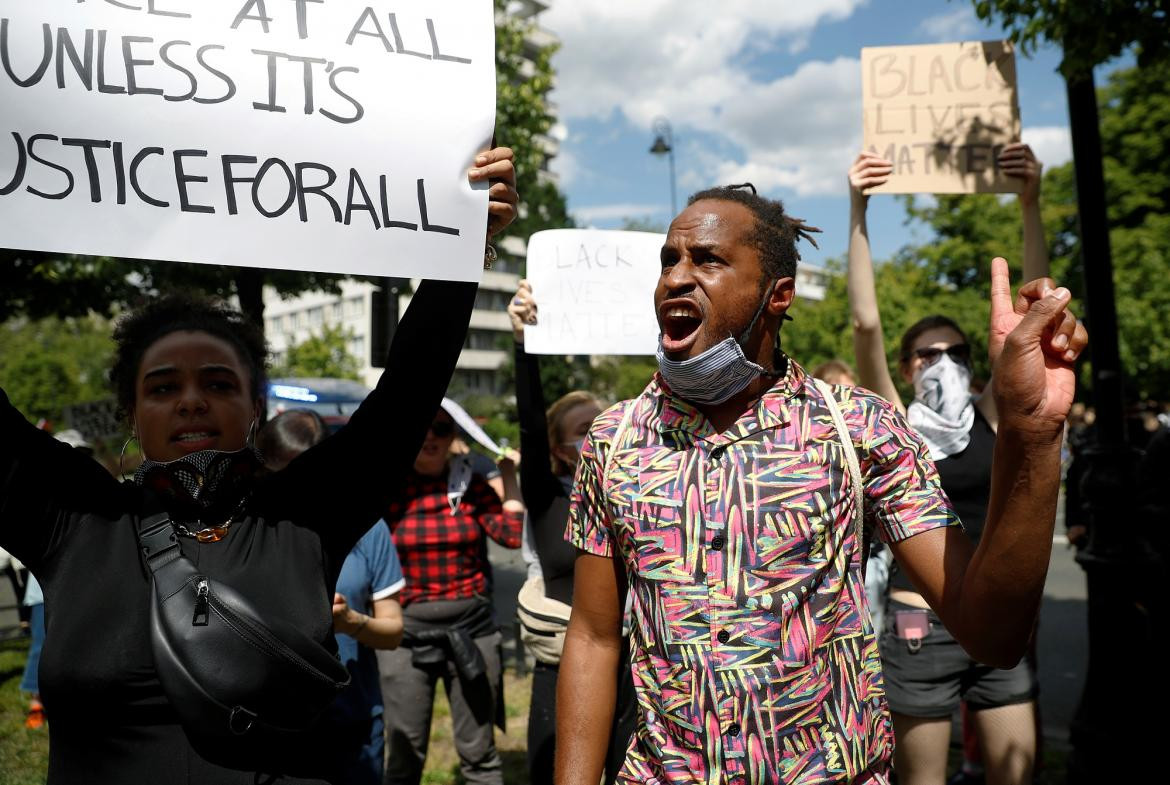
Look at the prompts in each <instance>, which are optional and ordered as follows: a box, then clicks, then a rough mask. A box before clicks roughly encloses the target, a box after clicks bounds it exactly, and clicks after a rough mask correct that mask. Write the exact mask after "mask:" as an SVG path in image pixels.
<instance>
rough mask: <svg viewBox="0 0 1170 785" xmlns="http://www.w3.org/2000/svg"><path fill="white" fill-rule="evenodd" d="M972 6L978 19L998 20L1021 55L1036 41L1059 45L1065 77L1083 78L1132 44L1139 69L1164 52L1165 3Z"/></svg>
mask: <svg viewBox="0 0 1170 785" xmlns="http://www.w3.org/2000/svg"><path fill="white" fill-rule="evenodd" d="M974 5H975V13H976V14H977V15H978V16H979V18H980V19H983V20H986V21H992V20H994V19H996V18H997V17H998V18H1000V19H1001V20H1002V23H1003V26H1004V29H1005V30H1006V31H1007V32H1008V33H1009V34H1010V36H1011V39H1012V40H1013V41H1015V42H1016V43H1018V44H1020V48H1021V49H1022V50H1023V51H1024V52H1025V53H1028V52H1030V51H1032V50H1034V49H1035V48H1036V46H1037V44H1039V43H1040V42H1041V41H1051V42H1052V43H1055V44H1058V45H1059V46H1062V47H1063V48H1064V61H1063V62H1062V63H1061V66H1060V68H1061V71H1062V72H1063V73H1064V75H1065V76H1071V77H1077V76H1082V75H1085V74H1087V73H1089V72H1090V71H1091V70H1092V68H1093V66H1095V65H1099V64H1100V63H1104V62H1105V61H1106V60H1109V59H1110V58H1112V57H1116V56H1117V55H1119V54H1121V53H1122V52H1124V51H1125V50H1126V49H1128V48H1129V47H1130V46H1132V45H1134V44H1136V45H1137V46H1138V47H1139V59H1138V62H1139V64H1141V65H1143V66H1145V65H1148V64H1150V63H1152V62H1154V61H1156V60H1159V59H1162V60H1164V59H1165V58H1166V56H1167V54H1168V53H1170V36H1168V35H1167V34H1166V30H1167V25H1170V18H1167V11H1168V5H1167V3H1166V2H1165V0H1093V1H1092V2H1085V0H974Z"/></svg>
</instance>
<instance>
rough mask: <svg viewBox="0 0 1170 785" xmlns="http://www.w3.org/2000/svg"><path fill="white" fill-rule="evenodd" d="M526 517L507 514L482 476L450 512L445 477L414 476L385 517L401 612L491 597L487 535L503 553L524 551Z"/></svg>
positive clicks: (411, 476) (473, 477)
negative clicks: (402, 581)
mask: <svg viewBox="0 0 1170 785" xmlns="http://www.w3.org/2000/svg"><path fill="white" fill-rule="evenodd" d="M523 520H524V516H523V515H522V514H520V513H509V512H504V507H503V505H502V504H501V503H500V497H499V496H497V495H496V492H495V491H493V490H492V488H491V486H490V485H488V484H487V481H486V480H484V479H483V478H482V477H480V476H479V475H474V476H472V478H471V484H470V485H468V487H467V492H466V493H465V494H464V495H463V499H462V501H461V502H460V504H459V509H458V511H457V512H454V513H452V512H451V505H450V503H449V502H448V501H447V475H446V473H444V474H443V475H442V476H441V477H423V476H421V475H419V474H416V473H414V472H411V474H410V476H409V477H408V478H407V480H406V487H405V488H404V489H403V493H402V496H401V497H399V499H398V500H396V501H395V502H394V503H393V504H391V505H390V509H389V510H388V511H387V513H386V522H387V523H388V524H389V525H390V531H391V533H392V534H393V535H394V544H395V545H397V546H398V557H399V560H400V561H401V562H402V573H403V576H404V577H405V578H406V588H404V589H403V590H402V596H401V597H400V598H399V601H400V602H401V603H402V604H403V606H406V605H410V604H411V603H412V602H425V601H429V600H462V599H467V598H469V597H473V596H475V595H476V594H484V593H485V592H487V587H488V576H490V575H491V565H490V564H489V563H488V558H487V540H486V539H485V538H484V535H485V534H486V535H487V536H488V537H491V538H492V539H493V540H495V541H496V542H498V543H499V544H500V545H503V546H504V547H505V548H519V547H520V529H521V526H522V523H523Z"/></svg>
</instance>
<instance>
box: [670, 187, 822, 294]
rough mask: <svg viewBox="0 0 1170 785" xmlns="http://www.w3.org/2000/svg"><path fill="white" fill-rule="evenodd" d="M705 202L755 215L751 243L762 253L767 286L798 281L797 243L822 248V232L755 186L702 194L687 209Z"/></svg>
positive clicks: (728, 188)
mask: <svg viewBox="0 0 1170 785" xmlns="http://www.w3.org/2000/svg"><path fill="white" fill-rule="evenodd" d="M749 189H750V190H749ZM704 199H714V200H718V201H723V202H735V203H736V204H742V205H743V206H744V207H746V208H748V209H749V210H751V211H752V214H753V215H754V216H755V217H756V226H755V229H754V230H753V232H752V234H751V236H750V237H749V238H748V239H749V240H750V242H752V243H754V244H755V246H756V248H758V249H759V251H760V263H761V265H763V268H764V273H765V283H766V282H767V281H770V280H774V279H776V278H795V277H796V263H797V262H798V261H799V260H800V252H799V251H797V250H796V241H797V240H807V241H808V242H809V243H811V244H812V246H813V248H818V247H819V246H818V245H817V241H816V240H815V239H814V238H813V236H812V235H813V233H817V232H820V231H821V230H820V229H818V228H817V227H815V226H809V225H808V224H806V223H805V222H804V221H802V220H801V219H799V218H793V217H791V216H789V215H788V214H786V213H785V212H784V205H783V204H782V203H781V202H780V200H778V199H766V198H764V197H763V196H760V195H759V194H758V193H756V187H755V186H754V185H752V184H751V183H743V184H741V185H721V186H718V187H716V188H708V189H707V190H705V191H699V192H698V193H696V194H692V195H691V197H690V198H689V199H687V206H690V205H692V204H694V203H695V202H699V201H703V200H704Z"/></svg>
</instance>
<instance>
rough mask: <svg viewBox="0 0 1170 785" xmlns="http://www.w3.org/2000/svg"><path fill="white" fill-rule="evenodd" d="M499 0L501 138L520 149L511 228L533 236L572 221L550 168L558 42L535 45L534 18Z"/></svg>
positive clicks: (498, 132)
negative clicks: (517, 205)
mask: <svg viewBox="0 0 1170 785" xmlns="http://www.w3.org/2000/svg"><path fill="white" fill-rule="evenodd" d="M495 4H496V142H497V143H499V144H502V145H506V146H508V147H511V148H512V150H513V151H514V152H515V154H516V161H515V163H516V187H517V190H519V191H520V198H521V202H522V206H521V211H520V216H519V217H518V218H517V220H516V222H515V223H513V224H512V225H511V226H510V227H508V229H507V233H508V234H512V235H515V236H518V237H523V238H525V239H527V238H528V236H529V235H531V234H532V233H533V232H535V231H538V230H541V229H561V228H565V227H568V226H572V225H573V222H572V219H571V218H570V217H569V213H568V208H567V206H566V204H565V197H564V194H562V193H561V191H560V189H559V188H558V187H557V184H556V181H555V180H554V179H553V177H552V175H551V174H549V172H548V171H547V169H546V164H547V162H548V157H549V155H548V146H549V145H550V143H551V139H550V138H549V133H550V132H551V131H552V128H553V125H554V124H555V119H554V117H553V115H552V113H551V111H550V109H549V100H548V94H549V92H551V91H552V88H553V68H552V56H553V54H555V53H556V50H557V45H556V44H549V45H545V46H541V47H536V48H533V47H532V46H531V45H529V44H528V43H527V41H526V36H527V35H528V33H529V32H530V31H531V30H532V29H533V27H534V25H533V23H531V22H529V21H526V20H524V19H520V18H518V17H516V16H514V15H512V14H509V13H507V10H506V8H507V5H508V3H507V0H495Z"/></svg>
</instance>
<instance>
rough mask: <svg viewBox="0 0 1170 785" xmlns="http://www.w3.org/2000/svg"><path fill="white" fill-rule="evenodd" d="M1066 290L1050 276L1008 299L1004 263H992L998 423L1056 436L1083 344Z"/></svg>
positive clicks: (1084, 337) (1008, 283) (1070, 396)
mask: <svg viewBox="0 0 1170 785" xmlns="http://www.w3.org/2000/svg"><path fill="white" fill-rule="evenodd" d="M1070 297H1071V295H1070V294H1069V291H1068V289H1065V288H1063V287H1057V286H1056V285H1055V283H1054V282H1053V281H1052V280H1051V279H1049V278H1040V279H1037V280H1035V281H1030V282H1029V283H1026V284H1024V285H1023V286H1022V287H1020V291H1019V293H1018V294H1017V295H1016V298H1015V300H1014V301H1013V299H1012V292H1011V280H1010V278H1009V274H1008V265H1007V262H1006V261H1005V260H1003V259H1002V258H996V259H995V260H994V261H992V263H991V332H990V336H989V341H988V346H989V353H990V355H991V362H992V372H993V382H992V384H993V392H994V394H995V403H996V408H997V409H998V411H999V419H1000V423H1001V425H1007V426H1008V427H1010V428H1013V429H1014V430H1016V431H1017V432H1022V433H1029V434H1033V435H1035V436H1038V437H1045V438H1059V436H1060V435H1061V432H1062V428H1063V426H1064V421H1065V417H1066V416H1067V415H1068V410H1069V407H1070V406H1072V401H1073V394H1074V393H1075V390H1076V375H1075V372H1074V370H1073V363H1074V362H1075V361H1076V359H1077V357H1078V356H1080V353H1081V351H1083V350H1084V348H1085V346H1086V345H1088V342H1089V336H1088V333H1086V332H1085V328H1084V326H1083V325H1082V324H1081V323H1080V322H1079V321H1077V318H1076V316H1074V315H1073V314H1072V313H1071V312H1070V311H1069V310H1068V304H1069V299H1070Z"/></svg>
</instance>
